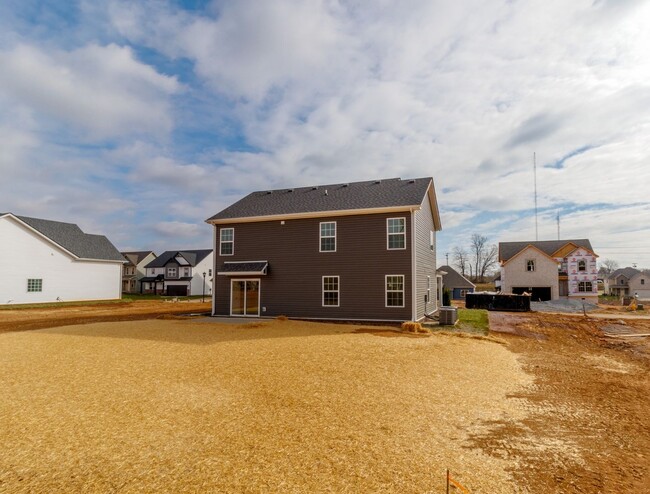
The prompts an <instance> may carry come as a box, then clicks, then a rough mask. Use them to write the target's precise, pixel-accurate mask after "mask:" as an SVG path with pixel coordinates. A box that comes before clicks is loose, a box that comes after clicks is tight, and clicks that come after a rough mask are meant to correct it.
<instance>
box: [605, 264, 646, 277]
mask: <svg viewBox="0 0 650 494" xmlns="http://www.w3.org/2000/svg"><path fill="white" fill-rule="evenodd" d="M639 273H641V271H639V270H638V269H635V268H629V267H628V268H619V269H617V270H616V271H614V272H613V273H612V274H610V275H609V276H608V277H607V279H608V280H613V279H615V278H616V277H617V276H620V275H623V276H625V277H626V278H627V279H628V280H629V279H632V277H633V276H636V275H637V274H639Z"/></svg>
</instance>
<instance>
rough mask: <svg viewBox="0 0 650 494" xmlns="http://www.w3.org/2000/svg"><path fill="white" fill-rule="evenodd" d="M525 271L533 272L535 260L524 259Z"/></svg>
mask: <svg viewBox="0 0 650 494" xmlns="http://www.w3.org/2000/svg"><path fill="white" fill-rule="evenodd" d="M526 271H530V272H533V271H535V260H534V259H529V260H527V261H526Z"/></svg>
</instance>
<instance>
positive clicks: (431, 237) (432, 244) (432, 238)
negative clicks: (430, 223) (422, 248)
mask: <svg viewBox="0 0 650 494" xmlns="http://www.w3.org/2000/svg"><path fill="white" fill-rule="evenodd" d="M429 249H431V250H435V249H436V232H434V231H433V230H431V231H430V232H429Z"/></svg>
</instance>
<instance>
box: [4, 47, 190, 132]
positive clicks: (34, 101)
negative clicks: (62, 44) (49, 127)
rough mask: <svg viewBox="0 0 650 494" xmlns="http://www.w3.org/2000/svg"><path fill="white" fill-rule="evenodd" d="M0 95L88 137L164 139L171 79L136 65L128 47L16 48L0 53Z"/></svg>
mask: <svg viewBox="0 0 650 494" xmlns="http://www.w3.org/2000/svg"><path fill="white" fill-rule="evenodd" d="M0 65H2V67H3V70H2V71H1V72H0V94H3V95H4V96H5V98H11V101H12V102H13V104H14V105H22V106H24V107H27V108H30V109H31V110H32V111H34V112H35V113H38V114H42V115H45V116H48V117H53V118H55V119H57V120H61V121H63V122H66V123H70V124H72V125H74V126H75V127H77V128H78V129H81V130H82V131H85V132H87V133H88V134H89V135H90V136H91V137H95V138H101V137H112V136H117V135H124V134H128V133H142V132H154V133H166V132H169V130H170V129H171V127H172V120H171V117H170V115H169V111H170V108H169V102H168V97H169V96H170V95H172V94H174V93H176V92H178V91H179V90H180V85H179V84H178V82H177V81H176V78H175V77H170V76H165V75H161V74H159V73H158V72H156V70H155V69H153V68H152V67H150V66H147V65H144V64H142V63H140V62H138V61H137V60H136V59H135V58H134V56H133V52H132V50H131V49H130V48H128V47H119V46H117V45H114V44H111V45H108V46H98V45H88V46H85V47H82V48H79V49H76V50H72V51H69V52H66V51H61V50H56V49H55V50H52V49H48V50H45V49H41V48H37V47H35V46H31V45H27V44H21V45H17V46H14V47H13V48H11V49H8V50H4V51H0Z"/></svg>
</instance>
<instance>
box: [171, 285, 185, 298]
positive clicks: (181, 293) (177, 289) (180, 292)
mask: <svg viewBox="0 0 650 494" xmlns="http://www.w3.org/2000/svg"><path fill="white" fill-rule="evenodd" d="M167 295H173V296H174V297H186V296H187V285H167Z"/></svg>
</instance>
